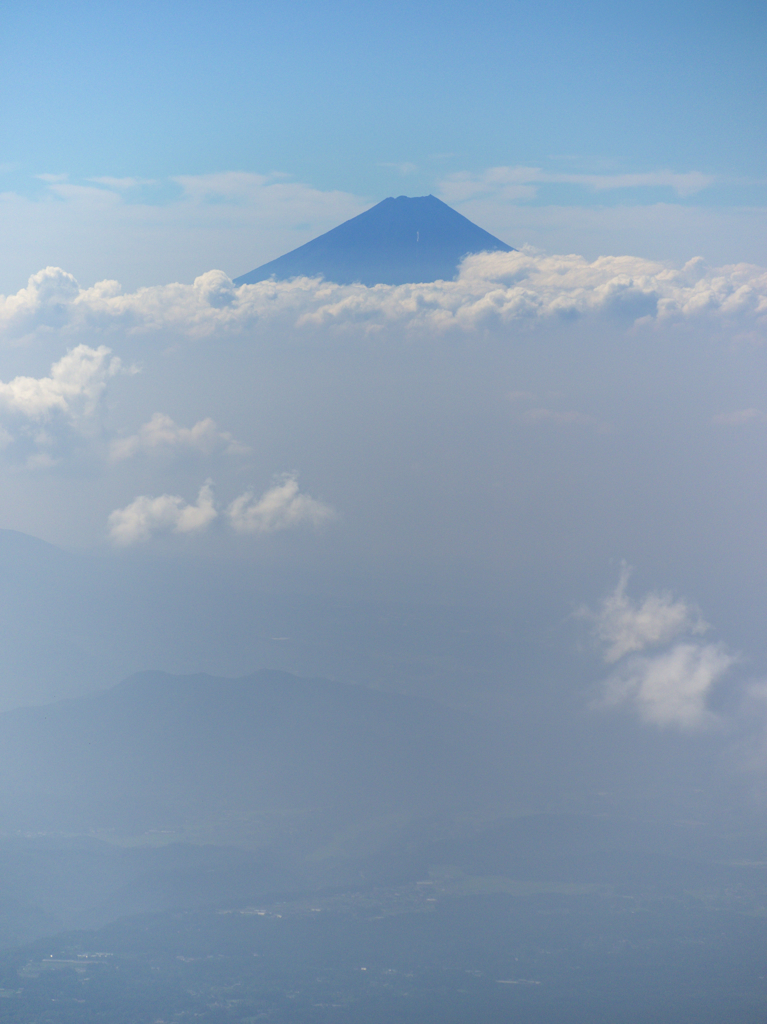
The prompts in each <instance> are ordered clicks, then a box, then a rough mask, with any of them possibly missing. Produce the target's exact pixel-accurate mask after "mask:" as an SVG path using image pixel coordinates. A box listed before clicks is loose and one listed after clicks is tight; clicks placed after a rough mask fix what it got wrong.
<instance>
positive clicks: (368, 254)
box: [234, 195, 513, 286]
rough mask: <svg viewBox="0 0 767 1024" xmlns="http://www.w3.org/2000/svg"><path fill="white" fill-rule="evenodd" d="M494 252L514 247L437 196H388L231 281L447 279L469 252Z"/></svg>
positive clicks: (368, 282) (367, 282) (369, 282)
mask: <svg viewBox="0 0 767 1024" xmlns="http://www.w3.org/2000/svg"><path fill="white" fill-rule="evenodd" d="M498 251H500V252H513V249H512V247H511V246H510V245H506V243H505V242H502V241H501V240H500V239H498V238H496V237H495V236H494V235H491V234H490V233H489V232H488V231H484V230H483V229H482V228H479V227H477V225H476V224H473V223H472V222H471V221H470V220H468V219H467V218H466V217H464V216H462V215H461V214H460V213H458V212H457V211H456V210H453V209H452V208H451V207H449V206H448V205H447V204H446V203H443V202H441V200H439V199H437V198H436V197H435V196H431V195H430V196H418V197H416V198H409V197H408V196H399V197H398V198H397V199H393V198H391V197H390V198H389V199H384V200H383V202H380V203H378V204H377V205H376V206H374V207H372V209H370V210H366V211H365V212H364V213H361V214H360V215H359V216H358V217H352V219H351V220H347V221H345V222H344V223H343V224H339V226H338V227H336V228H333V229H332V230H331V231H328V232H326V233H325V234H324V235H320V236H319V237H318V238H313V239H312V240H311V242H307V243H306V244H305V245H301V246H299V248H298V249H294V250H293V251H292V252H289V253H286V254H285V255H284V256H280V257H279V258H278V259H276V260H272V261H271V262H270V263H265V264H264V265H263V266H261V267H257V268H256V270H251V271H250V273H248V274H243V275H242V276H241V277H238V278H236V279H235V282H234V283H235V284H237V285H241V284H255V283H256V282H257V281H266V280H268V279H269V278H270V277H274V278H276V279H277V280H278V281H286V280H289V279H290V278H292V277H320V276H321V277H324V278H325V279H326V280H328V281H335V282H337V283H338V284H353V283H354V282H356V281H358V282H360V283H361V284H365V285H368V286H372V285H375V284H407V283H418V282H425V281H439V280H446V281H450V280H452V279H453V278H454V277H455V275H456V273H457V271H458V264H459V263H460V261H461V260H462V259H463V257H464V256H466V255H467V254H468V253H475V252H498Z"/></svg>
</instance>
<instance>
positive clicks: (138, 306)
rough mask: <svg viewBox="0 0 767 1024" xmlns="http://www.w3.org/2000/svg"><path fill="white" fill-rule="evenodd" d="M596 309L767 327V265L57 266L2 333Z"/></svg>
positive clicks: (449, 321)
mask: <svg viewBox="0 0 767 1024" xmlns="http://www.w3.org/2000/svg"><path fill="white" fill-rule="evenodd" d="M589 316H591V317H600V318H604V317H607V318H609V319H612V320H616V319H617V320H618V321H620V322H623V323H631V322H633V321H637V320H642V321H644V322H646V323H648V324H656V325H662V324H669V323H675V322H691V323H695V322H708V323H716V324H719V325H720V326H725V327H727V328H735V329H737V330H739V331H751V332H753V331H756V332H763V331H764V330H765V328H766V327H767V270H765V269H764V268H762V267H756V266H752V265H750V264H737V265H733V266H728V267H720V268H715V269H713V268H709V267H707V266H706V265H705V263H704V262H703V260H701V259H693V260H691V261H689V262H688V263H687V264H685V265H684V266H683V267H681V268H674V267H671V266H667V265H664V264H660V263H654V262H651V261H649V260H643V259H639V258H636V257H630V256H623V257H602V258H600V259H597V260H594V261H592V262H588V261H587V260H585V259H584V258H583V257H581V256H545V255H541V254H538V253H534V252H513V253H484V254H480V255H477V256H470V257H468V258H467V259H466V260H465V261H464V263H463V266H462V268H461V273H460V275H459V277H458V279H457V280H456V281H439V282H435V283H433V284H421V285H402V286H399V287H393V286H387V285H377V286H376V287H374V288H366V287H365V286H363V285H350V286H341V285H336V284H333V283H331V282H320V281H315V280H309V279H306V278H299V279H297V280H295V281H290V282H272V281H266V282H261V283H259V284H255V285H243V286H241V287H239V288H236V287H235V286H234V285H233V284H232V282H231V280H230V279H229V278H228V277H227V276H226V274H224V273H223V272H222V271H218V270H212V271H209V272H207V273H206V274H203V275H201V276H200V277H198V278H197V279H196V280H195V282H194V284H193V285H183V284H172V285H162V286H156V287H153V288H142V289H139V290H138V291H136V292H132V293H127V294H126V293H123V292H122V290H121V288H120V286H119V284H118V283H117V282H115V281H102V282H100V283H99V284H97V285H94V286H93V287H92V288H80V287H79V286H78V285H77V282H76V281H75V280H74V278H73V277H72V276H71V275H70V274H67V273H65V272H64V271H63V270H60V269H59V268H56V267H49V268H47V269H46V270H44V271H40V272H39V273H38V274H35V275H33V276H32V277H31V278H30V280H29V283H28V285H27V287H26V288H23V289H21V290H20V291H19V292H17V293H16V294H15V295H10V296H3V297H0V340H3V341H5V342H6V343H8V342H14V341H19V340H23V339H24V338H29V337H32V336H34V335H36V334H40V333H41V332H42V333H43V334H45V333H46V332H49V331H50V330H51V329H53V328H55V329H56V330H57V331H59V332H61V333H62V334H63V335H64V336H66V335H70V336H71V335H73V334H77V333H78V332H79V333H82V332H86V331H94V330H97V331H104V332H109V331H128V332H130V333H134V334H135V333H156V332H162V331H173V332H175V333H177V334H182V335H186V336H191V337H211V336H214V335H220V334H242V333H245V332H252V331H253V330H254V329H258V328H259V327H261V326H265V327H268V326H269V325H276V324H284V325H285V326H286V327H290V328H292V329H296V330H299V331H304V332H311V331H312V330H316V329H318V328H320V327H330V328H334V329H336V330H344V329H348V328H352V327H354V328H363V329H364V330H366V331H368V332H375V331H380V330H382V329H386V328H396V329H405V330H408V331H414V332H418V331H424V330H425V331H429V332H437V333H441V334H444V333H445V332H448V331H455V330H458V331H461V332H467V331H475V330H478V329H480V330H481V329H488V328H492V327H504V326H512V325H520V326H521V325H523V324H525V323H532V322H540V321H547V320H549V321H550V320H555V321H556V320H559V321H562V320H568V319H573V318H575V319H577V318H583V317H589Z"/></svg>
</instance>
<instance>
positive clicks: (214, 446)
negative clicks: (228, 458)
mask: <svg viewBox="0 0 767 1024" xmlns="http://www.w3.org/2000/svg"><path fill="white" fill-rule="evenodd" d="M180 448H186V449H188V450H191V451H197V452H200V453H201V454H204V455H209V454H211V453H213V452H215V451H219V450H223V451H224V452H225V453H227V454H230V455H234V454H244V453H246V452H247V451H248V450H249V449H248V448H247V447H246V446H245V445H242V444H240V443H239V442H238V441H236V440H235V438H233V437H232V435H231V434H230V433H228V432H227V431H223V430H219V429H218V427H217V426H216V423H215V421H214V420H212V419H210V417H208V418H206V419H204V420H199V421H198V422H197V423H195V424H194V426H192V427H180V426H178V424H177V423H175V422H174V421H173V420H172V419H171V417H170V416H167V415H165V414H164V413H161V412H156V413H155V414H154V416H152V418H151V419H150V420H149V422H148V423H144V424H143V426H141V427H140V428H139V430H138V432H137V433H136V434H132V435H131V436H130V437H123V438H119V439H118V440H116V441H113V442H112V445H111V447H110V457H111V459H112V461H113V462H119V461H120V460H121V459H128V458H131V457H132V456H133V455H137V454H138V453H139V452H153V451H158V450H161V449H180Z"/></svg>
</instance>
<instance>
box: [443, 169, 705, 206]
mask: <svg viewBox="0 0 767 1024" xmlns="http://www.w3.org/2000/svg"><path fill="white" fill-rule="evenodd" d="M716 180H717V179H716V177H715V176H714V175H711V174H703V173H701V172H700V171H688V172H686V173H679V172H676V171H669V170H660V171H643V172H633V173H623V174H574V173H568V172H560V171H544V170H543V169H542V168H540V167H524V166H513V167H490V168H488V169H487V170H485V171H481V172H479V173H474V172H471V171H460V172H457V173H455V174H450V175H448V176H447V177H445V178H443V179H442V180H441V181H440V183H439V194H440V196H441V197H442V198H443V199H444V200H445V201H446V202H461V201H465V200H467V199H475V198H476V197H478V196H486V195H496V196H497V197H498V198H501V199H504V200H506V201H513V200H518V199H533V198H535V196H536V195H537V194H538V188H539V187H540V186H541V185H577V186H580V187H582V188H585V189H588V190H590V191H592V192H607V191H614V190H618V189H636V188H668V189H671V190H672V191H674V192H676V194H677V195H678V196H680V197H686V196H691V195H695V194H696V193H698V192H702V191H703V189H706V188H709V187H710V186H711V185H713V184H714V183H715V182H716Z"/></svg>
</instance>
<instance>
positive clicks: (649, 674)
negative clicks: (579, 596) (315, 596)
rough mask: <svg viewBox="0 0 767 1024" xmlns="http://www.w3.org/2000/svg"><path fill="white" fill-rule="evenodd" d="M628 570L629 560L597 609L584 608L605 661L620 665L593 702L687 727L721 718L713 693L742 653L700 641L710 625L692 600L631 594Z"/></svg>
mask: <svg viewBox="0 0 767 1024" xmlns="http://www.w3.org/2000/svg"><path fill="white" fill-rule="evenodd" d="M629 576H630V569H629V568H628V566H626V565H624V566H623V568H622V570H621V575H620V579H619V581H618V585H617V586H616V588H615V590H613V591H612V593H610V594H608V596H607V597H606V598H604V600H603V601H602V602H601V604H600V605H599V607H598V608H597V610H596V611H592V610H590V609H584V608H582V609H580V610H579V612H578V615H579V616H580V617H582V618H586V619H589V620H590V621H591V623H592V627H593V631H594V636H595V638H596V640H597V642H598V643H599V645H600V646H601V647H602V657H603V659H604V661H605V662H606V663H607V664H608V665H614V666H615V669H614V671H613V673H612V674H611V675H610V676H609V678H608V679H606V680H605V681H604V682H603V683H602V686H601V696H600V697H599V698H598V699H597V700H596V701H595V702H594V706H596V707H601V708H607V707H618V706H626V707H630V708H632V709H633V710H634V711H635V712H636V713H637V714H638V715H639V717H640V718H641V719H642V721H644V722H648V723H651V724H653V725H658V726H676V727H677V728H680V729H683V730H694V729H701V728H706V727H708V726H710V725H712V724H714V723H715V722H716V721H717V717H716V715H715V714H714V713H713V712H711V711H710V710H709V708H708V706H707V700H708V697H709V694H710V693H711V690H712V688H713V687H714V686H715V684H716V683H717V682H719V680H720V679H721V678H722V677H723V676H724V675H725V674H726V673H727V672H728V671H729V669H730V668H731V667H732V665H733V664H735V662H736V661H737V660H738V659H737V657H736V656H735V655H733V654H731V653H730V652H728V651H727V650H726V648H725V647H724V645H723V644H721V643H704V642H702V641H700V640H696V639H695V637H697V636H701V635H702V634H703V633H705V632H706V631H707V630H708V629H709V628H710V627H709V626H708V624H707V623H706V622H704V621H703V619H702V618H701V616H700V613H699V611H698V610H697V609H696V608H695V607H694V606H693V605H691V604H689V603H688V602H687V601H684V600H681V599H677V600H675V599H674V598H673V597H672V595H671V594H669V593H668V592H662V593H657V592H652V593H649V594H646V595H645V597H644V598H642V599H641V600H638V601H635V600H632V599H631V598H630V597H629V596H628V594H627V593H626V587H627V585H628V581H629ZM682 636H686V639H680V638H681V637H682ZM653 648H655V649H658V648H666V649H665V650H655V651H652V649H653ZM650 651H652V653H643V652H650Z"/></svg>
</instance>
